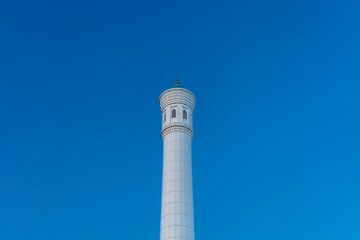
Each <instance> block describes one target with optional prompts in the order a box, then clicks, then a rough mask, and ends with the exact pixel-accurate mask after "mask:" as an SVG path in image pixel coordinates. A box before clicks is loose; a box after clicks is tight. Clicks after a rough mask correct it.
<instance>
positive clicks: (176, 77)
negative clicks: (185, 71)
mask: <svg viewBox="0 0 360 240" xmlns="http://www.w3.org/2000/svg"><path fill="white" fill-rule="evenodd" d="M178 86H179V80H178V76H177V75H175V87H178Z"/></svg>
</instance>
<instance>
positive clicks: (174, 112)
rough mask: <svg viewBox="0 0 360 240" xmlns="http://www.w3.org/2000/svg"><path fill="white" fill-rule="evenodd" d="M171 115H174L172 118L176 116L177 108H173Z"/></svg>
mask: <svg viewBox="0 0 360 240" xmlns="http://www.w3.org/2000/svg"><path fill="white" fill-rule="evenodd" d="M171 117H172V118H176V110H175V109H173V110H172V111H171Z"/></svg>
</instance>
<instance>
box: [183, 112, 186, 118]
mask: <svg viewBox="0 0 360 240" xmlns="http://www.w3.org/2000/svg"><path fill="white" fill-rule="evenodd" d="M183 118H184V119H187V111H186V110H183Z"/></svg>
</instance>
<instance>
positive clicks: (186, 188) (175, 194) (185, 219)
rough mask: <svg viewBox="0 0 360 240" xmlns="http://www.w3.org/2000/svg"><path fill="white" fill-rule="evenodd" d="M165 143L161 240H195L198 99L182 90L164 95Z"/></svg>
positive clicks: (161, 96) (166, 92)
mask: <svg viewBox="0 0 360 240" xmlns="http://www.w3.org/2000/svg"><path fill="white" fill-rule="evenodd" d="M160 107H161V112H162V131H161V134H162V138H163V143H164V149H163V151H164V152H163V154H164V159H163V178H162V201H161V230H160V240H194V239H195V237H194V211H193V191H192V170H191V169H192V167H191V141H192V138H193V111H194V107H195V95H194V94H193V93H192V92H190V91H189V90H186V89H184V88H180V87H179V82H178V81H177V80H176V83H175V87H174V88H170V89H168V90H166V91H164V92H163V93H162V94H161V95H160Z"/></svg>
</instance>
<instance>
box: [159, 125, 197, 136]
mask: <svg viewBox="0 0 360 240" xmlns="http://www.w3.org/2000/svg"><path fill="white" fill-rule="evenodd" d="M171 132H184V133H187V134H189V135H190V137H191V138H193V136H194V133H193V131H192V130H191V129H190V128H188V127H186V126H182V125H179V124H176V125H170V126H168V127H166V128H164V129H163V130H162V132H161V135H162V138H164V137H165V135H166V134H168V133H171Z"/></svg>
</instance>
